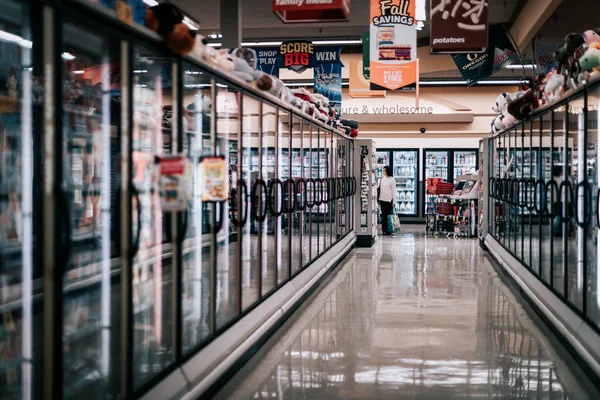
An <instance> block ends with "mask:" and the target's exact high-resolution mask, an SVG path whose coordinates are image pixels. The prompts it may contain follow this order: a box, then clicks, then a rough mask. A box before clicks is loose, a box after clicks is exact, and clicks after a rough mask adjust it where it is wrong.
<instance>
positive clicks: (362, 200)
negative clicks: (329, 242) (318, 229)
mask: <svg viewBox="0 0 600 400" xmlns="http://www.w3.org/2000/svg"><path fill="white" fill-rule="evenodd" d="M356 148H357V150H358V152H359V153H358V154H359V157H360V158H359V163H357V164H356V166H355V168H356V170H355V174H356V176H358V177H359V178H358V179H359V180H358V188H357V190H358V193H359V195H358V196H357V197H356V199H355V201H356V207H355V208H356V216H355V219H356V222H355V223H356V225H357V233H356V235H357V237H358V239H357V242H356V245H357V246H359V247H371V246H373V244H375V239H376V238H377V224H378V204H377V184H378V179H377V176H376V171H375V169H376V167H377V165H378V164H377V161H378V159H377V155H376V154H377V153H376V147H375V142H374V141H373V140H371V139H358V140H357V141H356Z"/></svg>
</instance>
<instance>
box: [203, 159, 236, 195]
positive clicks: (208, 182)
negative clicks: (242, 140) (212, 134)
mask: <svg viewBox="0 0 600 400" xmlns="http://www.w3.org/2000/svg"><path fill="white" fill-rule="evenodd" d="M200 171H201V177H202V182H201V185H200V187H201V190H202V201H227V197H228V195H229V181H228V176H227V162H226V161H225V157H223V156H211V157H203V158H202V160H201V161H200Z"/></svg>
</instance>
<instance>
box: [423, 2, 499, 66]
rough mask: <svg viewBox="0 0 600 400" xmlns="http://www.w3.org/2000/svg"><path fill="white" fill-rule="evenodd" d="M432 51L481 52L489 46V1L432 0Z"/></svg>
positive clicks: (442, 52) (432, 52)
mask: <svg viewBox="0 0 600 400" xmlns="http://www.w3.org/2000/svg"><path fill="white" fill-rule="evenodd" d="M429 9H430V10H431V19H430V21H431V25H430V36H431V54H447V53H481V52H483V51H484V50H485V49H486V48H487V46H488V23H487V12H488V0H430V8H429Z"/></svg>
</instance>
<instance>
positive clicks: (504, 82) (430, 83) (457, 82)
mask: <svg viewBox="0 0 600 400" xmlns="http://www.w3.org/2000/svg"><path fill="white" fill-rule="evenodd" d="M527 82H528V81H526V80H500V79H498V80H487V81H479V82H477V83H476V85H521V84H523V83H527ZM466 84H467V82H466V81H461V80H455V81H420V82H419V85H421V86H443V85H466Z"/></svg>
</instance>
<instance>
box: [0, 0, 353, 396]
mask: <svg viewBox="0 0 600 400" xmlns="http://www.w3.org/2000/svg"><path fill="white" fill-rule="evenodd" d="M101 3H102V2H101ZM139 3H140V4H142V2H139ZM0 6H1V7H2V9H3V13H2V14H1V15H0V32H4V33H3V34H2V35H0V314H1V316H2V318H0V382H2V383H1V384H0V398H2V399H9V400H13V399H41V398H57V399H81V398H86V397H89V398H94V399H100V398H102V399H109V398H129V399H135V398H140V397H141V396H143V395H145V394H147V393H148V391H149V390H151V389H152V388H154V387H156V385H159V384H160V382H162V381H163V379H164V378H165V377H168V376H169V375H170V374H172V373H174V372H175V371H176V370H178V369H179V368H183V366H184V364H185V363H186V362H188V361H189V360H190V359H192V358H193V357H194V356H198V355H199V352H200V351H202V350H204V349H207V348H209V347H210V346H211V345H212V346H215V345H216V344H215V339H217V338H218V337H219V336H220V335H221V334H223V333H224V332H225V331H227V332H228V334H231V335H238V334H240V335H241V334H243V335H246V336H245V338H247V337H248V335H249V333H248V332H245V333H240V332H243V331H244V329H248V327H252V328H253V329H256V326H253V325H252V324H253V322H252V321H257V320H258V319H256V318H255V317H254V316H253V315H250V314H251V313H252V312H253V311H254V310H257V309H260V308H261V307H258V306H259V305H262V304H265V303H264V300H265V299H266V298H267V297H268V296H270V297H269V298H270V299H273V298H275V297H277V296H271V295H272V294H274V293H275V292H276V291H278V290H279V289H280V288H281V287H284V286H285V285H286V283H287V282H292V280H293V279H295V277H296V276H297V275H299V274H301V273H304V272H305V271H306V274H305V275H303V278H304V277H308V279H312V278H314V277H315V276H316V274H317V273H319V272H322V271H324V270H325V269H328V268H330V266H331V265H332V264H331V263H330V262H331V261H332V260H333V259H334V256H335V257H338V256H340V255H341V254H342V255H343V254H345V252H346V251H348V250H347V249H350V248H351V246H353V244H354V241H355V237H354V218H353V217H352V216H353V215H354V202H353V201H352V199H353V194H354V192H355V188H356V183H355V180H354V179H353V178H354V175H353V171H354V164H355V161H354V160H355V149H354V140H353V139H352V138H350V137H348V136H347V135H345V134H344V133H343V132H342V131H338V130H335V129H333V128H331V127H329V126H327V125H325V124H323V123H321V122H319V121H318V120H316V119H314V118H313V117H311V116H308V115H307V114H304V113H302V112H300V111H298V110H296V109H294V108H292V107H291V106H290V105H288V104H286V103H283V102H282V101H280V100H279V99H277V98H275V97H272V96H268V95H265V94H264V92H261V91H259V90H257V89H256V88H254V87H252V86H249V85H245V84H244V83H242V82H240V81H239V80H237V79H235V78H233V77H231V76H230V75H228V74H227V73H225V72H223V71H218V70H215V69H214V68H212V67H211V66H209V65H207V64H206V63H204V62H203V61H202V60H197V59H195V58H193V57H191V56H190V57H185V58H182V57H178V56H176V55H174V54H173V53H170V52H168V51H166V50H165V46H164V43H163V41H162V40H161V38H160V37H159V36H158V35H156V34H155V33H153V32H150V31H149V30H146V29H145V28H144V27H141V26H137V27H136V28H132V27H131V26H129V25H127V24H124V23H123V22H122V21H120V20H119V19H118V18H117V15H116V11H115V10H112V11H111V10H105V9H102V10H99V9H101V8H102V5H101V4H100V3H98V2H87V1H83V2H81V1H66V2H59V1H54V0H50V1H47V2H34V1H21V0H0ZM166 155H180V156H186V157H187V158H188V161H189V165H190V170H191V171H190V175H191V176H190V178H189V188H187V189H189V190H190V193H191V195H190V198H189V199H188V204H187V208H186V207H184V209H182V210H179V211H171V212H166V211H165V210H164V209H163V208H162V203H161V200H162V199H161V190H160V187H159V182H160V178H161V176H160V174H161V172H160V168H159V162H160V159H161V158H163V157H164V156H166ZM207 156H209V157H212V158H221V157H222V158H223V160H224V162H225V164H226V165H227V168H226V169H225V170H226V172H225V174H226V177H225V178H226V179H224V180H226V181H227V182H228V184H227V186H228V188H227V190H225V191H224V192H223V193H224V199H223V200H218V201H209V200H207V199H206V198H205V197H204V195H205V194H206V193H205V190H206V185H204V184H205V183H206V180H204V179H203V171H202V160H203V158H204V157H207ZM303 158H304V159H308V160H309V161H308V163H307V162H303ZM324 215H326V218H324ZM322 257H326V258H327V259H326V260H324V259H323V258H322ZM328 263H330V264H328ZM315 264H318V265H317V266H315V267H314V268H311V269H309V268H307V267H308V266H309V265H313V266H314V265H315ZM320 264H323V267H321V265H320ZM327 264H328V265H327ZM46 282H52V285H51V287H49V288H47V287H45V283H46ZM288 287H289V285H288ZM46 289H49V290H46ZM285 296H286V295H284V296H281V298H282V299H284V298H285ZM288 300H289V298H285V301H288ZM268 306H269V304H266V305H265V307H268ZM282 306H283V300H282V302H281V304H279V303H278V304H277V307H276V308H275V309H274V310H271V309H269V310H268V311H267V312H272V315H278V310H280V309H281V307H282ZM261 312H262V311H261ZM244 318H246V319H244ZM249 321H250V322H249ZM229 329H231V330H229ZM212 351H214V350H212ZM200 356H201V357H202V355H200ZM194 371H198V374H200V373H206V371H202V367H199V368H195V369H194ZM193 379H199V377H198V376H196V377H195V378H193ZM178 390H180V391H181V390H185V389H184V388H182V387H180V388H178ZM179 394H181V393H179ZM150 397H151V396H150ZM158 397H160V398H167V397H177V396H176V395H172V396H165V397H161V396H158Z"/></svg>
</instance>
